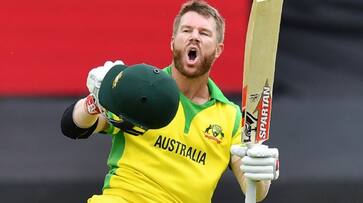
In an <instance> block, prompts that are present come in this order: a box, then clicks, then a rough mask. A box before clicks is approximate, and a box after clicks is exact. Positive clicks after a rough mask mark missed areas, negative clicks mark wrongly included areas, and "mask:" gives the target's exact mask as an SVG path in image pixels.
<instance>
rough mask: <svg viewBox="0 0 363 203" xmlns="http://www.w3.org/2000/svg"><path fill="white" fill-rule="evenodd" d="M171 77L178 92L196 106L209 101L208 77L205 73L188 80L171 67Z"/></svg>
mask: <svg viewBox="0 0 363 203" xmlns="http://www.w3.org/2000/svg"><path fill="white" fill-rule="evenodd" d="M171 71H172V76H173V78H174V79H175V81H176V83H177V85H178V87H179V89H180V91H181V92H182V93H183V94H184V95H185V96H186V97H187V98H189V99H190V100H191V101H193V102H194V103H196V104H204V103H205V102H207V101H209V98H210V93H209V89H208V77H209V75H208V74H207V73H206V74H205V75H202V76H200V77H198V78H188V77H185V76H184V75H182V74H181V73H180V72H179V71H178V70H177V69H176V68H174V67H173V66H172V67H171Z"/></svg>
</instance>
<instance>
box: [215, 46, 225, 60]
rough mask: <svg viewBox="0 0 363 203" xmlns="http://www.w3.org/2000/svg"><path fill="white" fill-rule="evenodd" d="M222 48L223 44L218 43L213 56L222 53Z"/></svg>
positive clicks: (216, 56)
mask: <svg viewBox="0 0 363 203" xmlns="http://www.w3.org/2000/svg"><path fill="white" fill-rule="evenodd" d="M223 48H224V44H223V43H219V44H218V45H217V47H216V55H215V58H218V57H219V56H220V55H221V54H222V52H223Z"/></svg>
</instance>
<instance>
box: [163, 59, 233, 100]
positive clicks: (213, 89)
mask: <svg viewBox="0 0 363 203" xmlns="http://www.w3.org/2000/svg"><path fill="white" fill-rule="evenodd" d="M163 71H165V72H167V73H168V74H169V75H170V76H171V65H170V66H168V67H166V68H164V69H163ZM208 89H209V92H210V95H211V99H215V100H218V101H220V102H222V103H226V104H229V103H231V102H230V101H229V100H228V99H227V98H226V97H225V96H224V95H223V93H222V91H221V90H220V89H219V88H218V86H217V85H216V84H215V83H214V82H213V80H212V79H211V78H208Z"/></svg>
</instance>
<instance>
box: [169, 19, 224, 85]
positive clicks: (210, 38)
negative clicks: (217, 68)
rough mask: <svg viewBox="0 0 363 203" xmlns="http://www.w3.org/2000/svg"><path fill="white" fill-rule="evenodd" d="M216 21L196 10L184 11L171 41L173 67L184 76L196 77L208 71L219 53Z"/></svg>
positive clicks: (220, 45)
mask: <svg viewBox="0 0 363 203" xmlns="http://www.w3.org/2000/svg"><path fill="white" fill-rule="evenodd" d="M222 48H223V44H222V43H218V42H217V31H216V22H215V21H214V19H213V18H212V17H209V18H207V17H205V16H202V15H199V14H198V13H196V12H187V13H185V14H184V15H183V16H182V18H181V20H180V25H179V28H178V30H177V32H176V34H175V36H173V39H172V41H171V49H172V51H173V59H174V65H175V68H176V69H177V70H178V71H179V72H180V73H181V74H183V75H184V76H186V77H189V78H196V77H199V76H202V75H204V74H206V73H208V72H209V70H210V68H211V66H212V64H213V62H214V61H215V59H216V58H218V56H219V55H220V54H221V52H222Z"/></svg>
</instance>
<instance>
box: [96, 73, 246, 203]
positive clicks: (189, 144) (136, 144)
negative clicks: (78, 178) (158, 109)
mask: <svg viewBox="0 0 363 203" xmlns="http://www.w3.org/2000/svg"><path fill="white" fill-rule="evenodd" d="M164 71H166V72H168V73H169V74H171V69H170V67H168V68H166V69H164ZM208 87H209V90H210V93H211V100H210V101H208V102H207V103H205V104H202V105H198V104H195V103H193V102H192V101H190V100H189V99H188V98H187V97H185V96H184V95H183V94H182V93H180V102H179V108H178V111H177V114H176V116H175V118H174V119H173V120H172V122H171V123H170V124H169V125H167V126H166V127H164V128H161V129H157V130H148V131H147V132H146V133H145V134H144V135H141V136H134V135H130V134H127V133H125V132H122V131H120V130H119V129H118V128H115V127H113V126H112V125H110V127H109V129H108V131H107V133H108V134H112V135H113V140H112V149H111V152H110V155H109V158H108V165H109V167H110V170H109V172H108V174H107V175H106V178H105V183H104V187H103V194H104V195H115V196H119V197H122V199H124V200H126V201H128V202H136V203H141V202H163V203H165V202H183V203H194V202H195V203H204V202H210V201H211V198H212V195H213V192H214V190H215V188H216V186H217V183H218V181H219V179H220V177H221V175H222V174H223V172H224V171H225V170H226V168H227V166H228V164H229V161H230V147H231V145H232V144H237V143H240V142H241V136H240V133H241V132H240V130H241V128H240V122H241V112H240V109H239V107H238V106H237V105H235V104H233V103H232V102H230V101H228V99H227V98H226V97H225V96H224V95H223V94H222V92H221V91H220V90H219V88H218V87H217V86H216V85H215V84H214V82H213V81H212V80H211V79H209V81H208ZM145 116H147V115H145Z"/></svg>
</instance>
